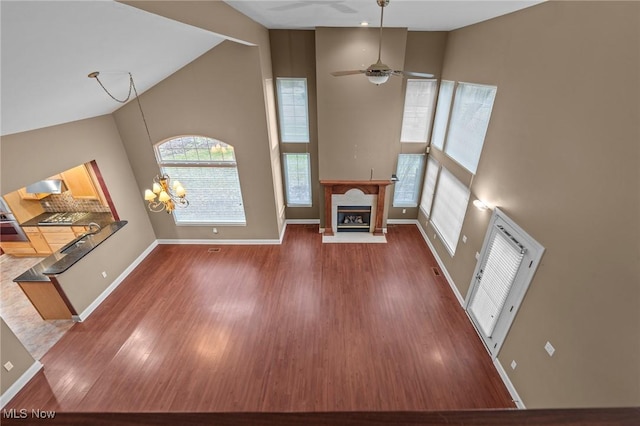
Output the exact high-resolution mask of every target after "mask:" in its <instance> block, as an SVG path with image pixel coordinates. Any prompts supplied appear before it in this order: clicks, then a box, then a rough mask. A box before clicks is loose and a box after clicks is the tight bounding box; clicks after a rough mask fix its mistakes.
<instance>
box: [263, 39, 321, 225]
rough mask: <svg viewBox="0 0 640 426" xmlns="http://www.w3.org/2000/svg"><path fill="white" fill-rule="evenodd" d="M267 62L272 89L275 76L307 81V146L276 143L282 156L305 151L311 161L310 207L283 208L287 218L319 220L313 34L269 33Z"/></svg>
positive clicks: (303, 144)
mask: <svg viewBox="0 0 640 426" xmlns="http://www.w3.org/2000/svg"><path fill="white" fill-rule="evenodd" d="M269 38H270V44H271V63H272V66H273V77H274V87H275V79H276V78H278V77H297V78H306V79H307V95H308V102H309V143H280V151H281V152H283V153H304V152H308V153H309V154H310V155H309V157H310V161H311V191H312V206H311V207H287V208H286V209H285V214H286V217H287V219H318V218H319V217H320V198H321V196H322V195H321V194H322V192H321V191H322V189H321V187H320V179H319V167H318V120H317V108H316V55H315V50H316V49H315V31H295V30H271V31H269Z"/></svg>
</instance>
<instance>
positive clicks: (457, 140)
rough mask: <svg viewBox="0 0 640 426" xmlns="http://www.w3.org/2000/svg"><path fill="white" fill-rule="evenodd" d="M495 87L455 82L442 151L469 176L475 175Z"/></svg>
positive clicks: (494, 95)
mask: <svg viewBox="0 0 640 426" xmlns="http://www.w3.org/2000/svg"><path fill="white" fill-rule="evenodd" d="M496 90H497V87H495V86H484V85H480V84H470V83H459V84H458V88H457V89H456V96H455V100H454V101H453V108H452V109H451V122H450V123H449V132H448V133H447V146H446V148H445V152H446V154H447V155H448V156H450V157H451V158H453V159H454V160H455V161H456V162H458V163H459V164H460V165H461V166H463V167H464V168H466V169H467V170H469V171H470V172H471V173H474V174H475V172H476V170H477V168H478V162H479V161H480V154H481V153H482V146H483V145H484V137H485V135H486V133H487V128H488V127H489V118H490V117H491V110H492V108H493V101H494V99H495V97H496Z"/></svg>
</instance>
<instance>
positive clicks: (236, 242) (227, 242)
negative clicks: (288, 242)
mask: <svg viewBox="0 0 640 426" xmlns="http://www.w3.org/2000/svg"><path fill="white" fill-rule="evenodd" d="M156 241H157V242H158V244H209V245H272V244H275V245H278V244H280V240H279V239H269V240H267V239H264V240H211V239H206V240H204V239H201V240H196V239H193V240H182V239H175V240H174V239H162V240H156Z"/></svg>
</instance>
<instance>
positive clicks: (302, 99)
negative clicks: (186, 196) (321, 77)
mask: <svg viewBox="0 0 640 426" xmlns="http://www.w3.org/2000/svg"><path fill="white" fill-rule="evenodd" d="M276 86H277V91H278V115H279V118H280V140H281V141H282V142H305V143H306V142H309V108H308V100H307V79H306V78H277V79H276Z"/></svg>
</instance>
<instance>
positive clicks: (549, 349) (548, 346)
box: [544, 342, 556, 356]
mask: <svg viewBox="0 0 640 426" xmlns="http://www.w3.org/2000/svg"><path fill="white" fill-rule="evenodd" d="M544 349H545V350H546V351H547V353H548V354H549V356H553V353H554V352H555V351H556V348H554V347H553V345H552V344H551V343H549V342H547V343H546V344H545V345H544Z"/></svg>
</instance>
